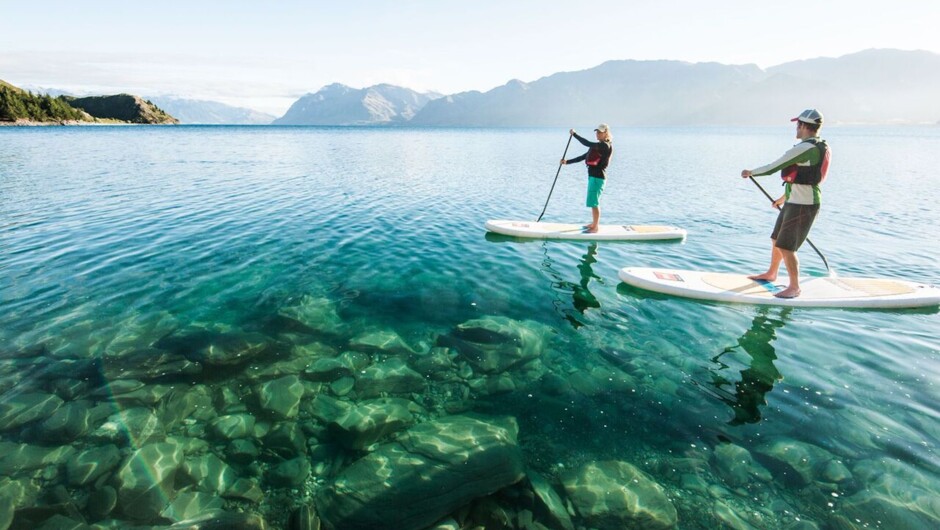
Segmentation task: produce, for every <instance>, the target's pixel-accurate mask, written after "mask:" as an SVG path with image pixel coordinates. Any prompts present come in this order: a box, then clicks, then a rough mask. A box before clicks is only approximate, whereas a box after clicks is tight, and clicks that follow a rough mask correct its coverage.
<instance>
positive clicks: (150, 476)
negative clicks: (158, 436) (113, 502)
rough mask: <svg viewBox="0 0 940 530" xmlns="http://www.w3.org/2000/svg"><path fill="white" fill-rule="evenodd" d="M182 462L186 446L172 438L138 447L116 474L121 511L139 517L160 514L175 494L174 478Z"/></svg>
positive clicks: (136, 518)
mask: <svg viewBox="0 0 940 530" xmlns="http://www.w3.org/2000/svg"><path fill="white" fill-rule="evenodd" d="M182 463H183V450H182V447H181V446H180V444H178V443H176V442H175V441H172V440H171V441H167V442H159V443H152V444H149V445H145V446H143V447H141V448H140V449H138V450H136V451H134V452H133V453H132V454H131V455H130V456H129V457H128V458H127V460H125V462H124V464H123V465H122V466H121V468H120V470H119V471H118V472H117V475H116V485H117V491H118V505H119V507H120V511H121V512H122V513H123V514H124V515H125V516H127V517H129V518H131V519H135V520H151V519H154V518H156V517H158V516H159V515H160V512H161V511H163V509H164V508H165V507H166V505H167V503H168V500H169V499H171V498H173V493H174V488H175V484H174V478H175V476H176V472H177V470H178V469H179V467H180V466H181V465H182Z"/></svg>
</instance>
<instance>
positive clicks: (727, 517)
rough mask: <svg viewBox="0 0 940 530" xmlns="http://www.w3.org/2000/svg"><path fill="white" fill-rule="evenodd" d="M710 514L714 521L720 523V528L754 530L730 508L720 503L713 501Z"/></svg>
mask: <svg viewBox="0 0 940 530" xmlns="http://www.w3.org/2000/svg"><path fill="white" fill-rule="evenodd" d="M712 513H713V514H714V515H715V519H718V520H719V521H721V527H722V528H727V529H728V530H753V528H754V527H753V526H751V525H750V524H749V523H748V522H747V521H745V520H744V519H743V518H742V517H741V516H740V515H738V514H737V513H736V512H735V511H734V510H733V509H731V507H730V506H728V505H727V504H725V503H723V502H721V501H715V504H714V506H713V507H712Z"/></svg>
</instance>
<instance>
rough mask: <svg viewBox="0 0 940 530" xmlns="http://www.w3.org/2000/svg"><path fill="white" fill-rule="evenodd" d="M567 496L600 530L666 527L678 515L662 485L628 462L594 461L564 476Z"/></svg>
mask: <svg viewBox="0 0 940 530" xmlns="http://www.w3.org/2000/svg"><path fill="white" fill-rule="evenodd" d="M561 480H562V484H564V486H565V491H566V492H567V493H568V499H569V500H570V501H571V503H572V504H573V505H574V507H575V510H577V512H578V514H580V515H581V517H583V518H584V520H585V521H586V522H587V523H588V525H589V526H591V527H593V528H597V529H599V530H623V529H644V530H660V529H662V530H666V529H669V528H673V527H674V526H676V523H677V521H678V515H677V513H676V507H675V506H673V504H672V501H670V500H669V498H668V497H666V492H665V491H664V490H663V488H662V486H660V485H659V484H658V483H656V482H655V481H654V480H653V479H651V478H650V477H649V476H648V475H647V474H646V473H644V472H643V471H641V470H640V469H638V468H637V467H635V466H634V465H632V464H630V463H628V462H619V461H604V462H592V463H589V464H587V465H585V466H584V467H582V468H581V469H579V470H577V471H570V472H568V473H566V474H564V475H563V476H562V477H561Z"/></svg>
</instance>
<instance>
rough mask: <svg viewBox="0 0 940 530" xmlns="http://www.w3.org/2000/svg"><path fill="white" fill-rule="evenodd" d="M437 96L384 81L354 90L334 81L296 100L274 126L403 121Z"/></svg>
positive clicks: (373, 123) (411, 116)
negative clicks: (380, 83)
mask: <svg viewBox="0 0 940 530" xmlns="http://www.w3.org/2000/svg"><path fill="white" fill-rule="evenodd" d="M436 97H439V94H434V93H421V92H416V91H414V90H411V89H408V88H402V87H397V86H393V85H387V84H382V85H375V86H371V87H368V88H362V89H356V88H351V87H348V86H346V85H342V84H339V83H334V84H332V85H328V86H325V87H323V88H322V89H320V90H319V91H317V92H316V93H315V94H307V95H305V96H303V97H302V98H300V99H298V100H297V101H296V102H294V104H293V105H291V107H290V108H289V109H288V110H287V112H286V113H285V114H284V116H282V117H280V118H278V119H276V120H274V122H273V125H389V124H403V123H406V122H408V121H409V120H411V119H412V118H413V117H414V116H415V114H416V113H417V112H418V111H419V110H421V108H422V107H424V106H425V105H426V104H427V103H428V102H429V101H431V100H432V99H434V98H436Z"/></svg>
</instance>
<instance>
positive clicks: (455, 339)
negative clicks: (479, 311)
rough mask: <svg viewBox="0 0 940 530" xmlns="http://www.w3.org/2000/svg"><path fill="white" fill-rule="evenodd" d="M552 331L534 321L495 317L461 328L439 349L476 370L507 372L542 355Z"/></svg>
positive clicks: (442, 339) (441, 342)
mask: <svg viewBox="0 0 940 530" xmlns="http://www.w3.org/2000/svg"><path fill="white" fill-rule="evenodd" d="M550 333H551V329H550V328H548V327H547V326H545V325H543V324H539V323H537V322H533V321H524V322H521V321H518V320H513V319H511V318H507V317H500V316H492V317H486V318H480V319H474V320H469V321H467V322H464V323H463V324H459V325H458V326H457V327H456V328H455V329H454V331H452V332H451V333H450V334H449V335H442V336H440V337H439V338H438V346H447V347H451V348H454V349H455V350H457V352H459V354H460V355H461V356H462V357H463V358H464V359H466V360H467V362H469V363H470V364H472V365H473V366H474V368H476V369H477V370H480V371H482V372H486V373H489V374H492V373H498V372H504V371H506V370H508V369H510V368H512V367H514V366H517V365H520V364H525V363H526V362H529V361H531V360H532V359H535V358H537V357H538V356H540V355H541V354H542V351H543V350H544V349H545V346H546V344H547V342H548V336H549V334H550Z"/></svg>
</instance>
